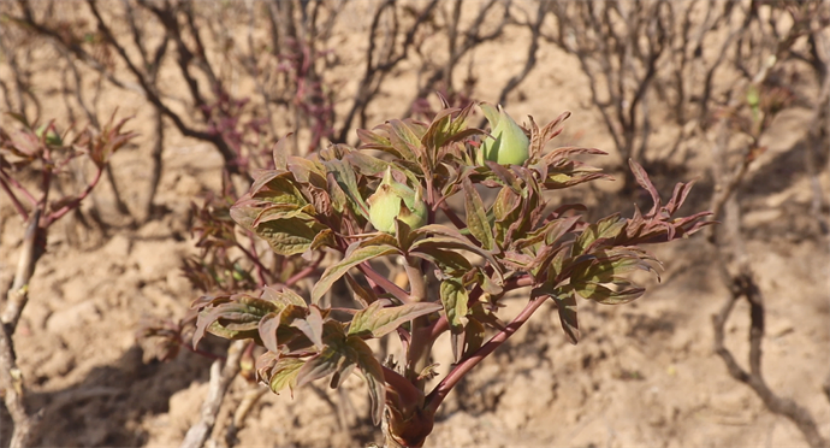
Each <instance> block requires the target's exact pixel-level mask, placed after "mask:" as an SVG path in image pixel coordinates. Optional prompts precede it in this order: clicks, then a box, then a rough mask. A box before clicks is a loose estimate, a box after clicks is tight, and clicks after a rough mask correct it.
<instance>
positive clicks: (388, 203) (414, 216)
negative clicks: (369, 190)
mask: <svg viewBox="0 0 831 448" xmlns="http://www.w3.org/2000/svg"><path fill="white" fill-rule="evenodd" d="M367 203H369V222H371V223H372V226H373V227H375V228H376V229H378V230H380V231H381V232H386V233H395V218H398V219H399V220H400V221H402V222H404V223H406V224H407V225H408V226H410V228H412V229H417V228H419V227H421V226H423V225H424V224H425V223H426V222H427V204H425V203H424V201H423V200H422V199H421V190H420V189H418V188H417V189H416V190H415V191H413V189H412V188H410V187H408V186H407V185H404V184H402V183H401V182H398V181H396V180H395V179H393V178H392V170H391V169H390V168H387V172H386V173H384V179H383V180H382V181H381V185H378V189H377V190H375V193H373V194H372V196H370V197H369V199H367Z"/></svg>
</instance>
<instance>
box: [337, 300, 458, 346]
mask: <svg viewBox="0 0 831 448" xmlns="http://www.w3.org/2000/svg"><path fill="white" fill-rule="evenodd" d="M441 309H442V306H441V305H440V304H438V303H435V302H415V303H406V304H404V305H400V306H394V307H387V308H384V307H383V304H382V303H381V302H380V301H378V302H374V303H372V304H371V305H369V306H368V307H366V308H364V309H362V310H361V311H358V312H357V313H356V314H355V317H353V318H352V324H351V325H350V326H349V334H350V335H358V336H368V335H371V336H372V337H376V338H380V337H381V336H384V335H386V334H388V333H391V332H393V331H395V329H396V328H398V327H399V326H401V324H403V323H404V322H407V321H410V320H413V319H415V318H417V317H420V316H424V315H426V314H430V313H434V312H436V311H439V310H441Z"/></svg>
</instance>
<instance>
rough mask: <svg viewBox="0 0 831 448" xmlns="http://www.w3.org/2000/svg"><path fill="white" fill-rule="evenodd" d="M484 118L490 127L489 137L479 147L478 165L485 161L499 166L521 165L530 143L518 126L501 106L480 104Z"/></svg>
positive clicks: (525, 158)
mask: <svg viewBox="0 0 831 448" xmlns="http://www.w3.org/2000/svg"><path fill="white" fill-rule="evenodd" d="M479 107H481V108H482V112H484V114H485V118H487V119H488V122H489V123H490V125H491V132H490V133H491V135H492V136H493V138H491V137H485V138H484V140H483V141H482V145H481V146H480V147H479V159H478V162H479V164H484V162H485V160H490V161H492V162H496V163H498V164H500V165H522V164H523V163H525V161H526V160H528V146H529V145H530V141H529V140H528V136H526V135H525V132H524V131H523V130H522V128H521V127H519V125H518V124H516V122H515V121H514V119H513V118H511V117H510V116H509V115H508V114H506V113H505V110H504V109H502V106H498V107H499V108H498V109H497V108H494V107H493V106H491V105H490V104H484V103H482V104H480V105H479Z"/></svg>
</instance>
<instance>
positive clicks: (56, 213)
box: [42, 166, 104, 227]
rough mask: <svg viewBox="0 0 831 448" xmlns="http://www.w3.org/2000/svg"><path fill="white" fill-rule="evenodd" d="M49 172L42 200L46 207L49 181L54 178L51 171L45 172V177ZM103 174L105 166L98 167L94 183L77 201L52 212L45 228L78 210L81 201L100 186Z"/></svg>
mask: <svg viewBox="0 0 831 448" xmlns="http://www.w3.org/2000/svg"><path fill="white" fill-rule="evenodd" d="M47 172H48V173H49V174H48V178H44V185H45V187H44V190H43V199H42V200H43V203H44V205H46V196H47V194H48V193H49V179H51V177H52V176H51V174H52V173H51V171H44V176H47V174H46V173H47ZM103 172H104V167H103V166H100V167H98V171H97V172H96V173H95V177H94V178H93V179H92V182H90V183H89V185H87V187H86V188H84V191H83V192H81V194H79V195H78V197H76V198H75V199H73V200H71V201H69V202H68V203H66V205H64V206H63V207H61V208H59V209H58V210H55V211H54V212H52V213H50V214H49V215H47V216H46V225H45V226H44V227H48V226H49V225H50V224H52V223H53V222H55V221H57V220H59V219H61V218H62V217H63V216H64V215H66V214H67V213H69V211H70V210H73V209H75V208H78V205H80V204H81V201H83V200H84V199H85V198H86V197H87V196H89V194H90V193H91V192H92V189H93V188H95V186H96V185H97V184H98V181H99V180H101V173H103Z"/></svg>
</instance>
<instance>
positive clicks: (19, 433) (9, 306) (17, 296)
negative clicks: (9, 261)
mask: <svg viewBox="0 0 831 448" xmlns="http://www.w3.org/2000/svg"><path fill="white" fill-rule="evenodd" d="M40 215H41V214H40V210H39V209H38V210H37V211H35V213H34V214H32V217H31V219H30V221H29V225H28V226H27V228H26V234H25V236H24V239H23V247H22V251H21V254H20V259H19V261H18V265H17V273H16V274H15V278H14V282H13V283H12V287H11V289H10V290H9V292H8V294H7V299H6V307H5V309H4V310H3V315H2V317H0V321H2V324H3V331H2V332H0V381H1V382H2V387H3V389H4V390H5V403H6V409H8V411H9V414H11V416H12V420H13V421H14V431H13V432H12V439H11V442H10V444H9V446H10V447H12V448H23V447H26V446H28V445H29V443H30V441H31V437H32V435H33V433H34V432H35V430H36V428H37V425H38V423H39V422H40V419H41V414H40V413H37V414H29V412H28V411H27V410H26V403H25V401H24V395H25V393H24V387H23V374H22V372H21V371H20V368H18V366H17V355H16V354H15V351H14V343H13V341H12V336H14V332H15V329H16V328H17V323H18V321H19V320H20V314H21V313H22V312H23V308H24V307H25V306H26V302H27V301H28V299H29V280H30V279H31V278H32V273H33V272H34V269H35V264H36V263H37V259H38V258H39V257H40V254H41V253H42V248H41V247H40V243H42V241H41V235H42V233H41V227H40Z"/></svg>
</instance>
